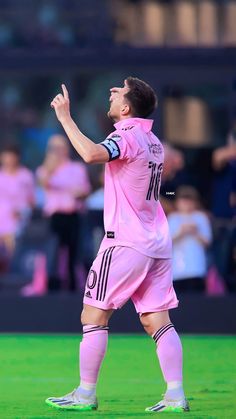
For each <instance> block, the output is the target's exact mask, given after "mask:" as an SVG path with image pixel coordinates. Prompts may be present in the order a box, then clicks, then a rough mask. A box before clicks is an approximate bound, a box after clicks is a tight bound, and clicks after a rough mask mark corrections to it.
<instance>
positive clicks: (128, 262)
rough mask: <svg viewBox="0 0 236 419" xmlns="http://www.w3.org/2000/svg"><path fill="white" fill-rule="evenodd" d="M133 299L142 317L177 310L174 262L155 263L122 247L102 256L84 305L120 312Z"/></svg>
mask: <svg viewBox="0 0 236 419" xmlns="http://www.w3.org/2000/svg"><path fill="white" fill-rule="evenodd" d="M130 298H131V300H132V301H133V303H134V305H135V309H136V311H137V312H138V313H140V314H142V313H152V312H157V311H163V310H168V309H171V308H175V307H177V306H178V300H177V297H176V294H175V290H174V288H173V284H172V261H171V259H153V258H150V257H148V256H145V255H143V254H141V253H139V252H138V251H137V250H135V249H133V248H130V247H122V246H116V247H110V248H109V249H106V250H105V251H104V252H102V253H99V254H98V255H97V257H96V259H95V260H94V262H93V265H92V267H91V269H90V271H89V274H88V278H87V282H86V287H85V292H84V304H88V305H90V306H94V307H97V308H101V309H104V310H109V309H117V308H121V307H122V306H123V305H124V304H125V303H126V302H127V301H128V300H129V299H130Z"/></svg>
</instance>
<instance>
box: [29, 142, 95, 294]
mask: <svg viewBox="0 0 236 419" xmlns="http://www.w3.org/2000/svg"><path fill="white" fill-rule="evenodd" d="M69 154H70V148H69V143H68V141H67V139H66V138H65V137H64V136H62V135H59V134H56V135H53V136H52V137H50V139H49V142H48V148H47V152H46V156H45V160H44V162H43V164H42V166H40V167H39V168H38V170H37V178H38V181H39V183H40V185H41V187H42V188H43V190H44V192H45V202H44V208H43V211H44V214H45V216H46V217H49V219H50V226H51V230H52V232H53V233H54V234H55V235H56V236H57V237H58V241H59V246H65V247H66V248H67V249H68V272H69V288H70V290H71V291H74V290H75V289H76V275H75V268H76V259H77V250H78V234H79V223H80V217H79V213H80V212H81V211H83V209H84V199H85V198H86V197H87V195H88V194H89V192H90V183H89V178H88V174H87V170H86V167H85V165H84V163H82V162H75V161H72V160H71V159H70V156H69ZM50 286H51V287H52V288H54V287H57V288H58V286H59V280H58V276H57V274H55V276H53V278H51V284H50Z"/></svg>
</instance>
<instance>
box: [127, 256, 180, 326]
mask: <svg viewBox="0 0 236 419" xmlns="http://www.w3.org/2000/svg"><path fill="white" fill-rule="evenodd" d="M172 279H173V278H172V261H171V259H154V260H153V264H152V266H151V268H150V270H149V272H148V273H147V275H146V277H145V279H144V281H143V282H142V284H141V285H140V287H139V288H138V289H137V291H136V292H135V293H134V295H133V296H132V301H133V303H134V305H135V308H136V311H137V312H138V313H139V314H140V315H142V314H144V313H159V312H160V313H161V312H165V311H168V310H169V309H171V308H175V307H177V306H178V300H177V297H176V294H175V290H174V288H173V282H172ZM161 316H162V315H161V314H160V315H159V316H158V318H161Z"/></svg>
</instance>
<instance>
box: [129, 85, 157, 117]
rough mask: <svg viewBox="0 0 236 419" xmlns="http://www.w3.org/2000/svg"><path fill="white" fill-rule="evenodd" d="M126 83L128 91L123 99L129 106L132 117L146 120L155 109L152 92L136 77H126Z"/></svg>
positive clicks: (155, 98) (154, 98)
mask: <svg viewBox="0 0 236 419" xmlns="http://www.w3.org/2000/svg"><path fill="white" fill-rule="evenodd" d="M126 83H127V85H128V87H129V89H130V90H129V91H128V93H126V94H125V98H126V99H127V100H128V102H129V104H130V107H131V113H132V116H134V117H138V118H147V117H148V116H149V115H150V114H151V113H152V112H153V111H154V109H155V108H156V107H157V97H156V94H155V92H154V90H153V89H152V87H151V86H149V84H147V83H145V82H144V81H142V80H139V79H137V78H136V77H128V78H127V79H126Z"/></svg>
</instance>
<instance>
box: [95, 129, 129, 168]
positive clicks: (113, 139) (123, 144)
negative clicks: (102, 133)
mask: <svg viewBox="0 0 236 419" xmlns="http://www.w3.org/2000/svg"><path fill="white" fill-rule="evenodd" d="M100 144H101V145H102V146H103V147H105V148H106V149H107V151H108V154H109V162H110V161H113V160H117V159H120V160H132V159H133V158H134V157H135V155H136V154H137V153H136V150H135V146H132V147H131V145H130V141H129V138H128V136H127V135H125V133H123V132H122V133H121V132H114V133H112V134H110V135H109V136H108V137H107V138H106V139H105V140H104V141H102V142H101V143H100Z"/></svg>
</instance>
